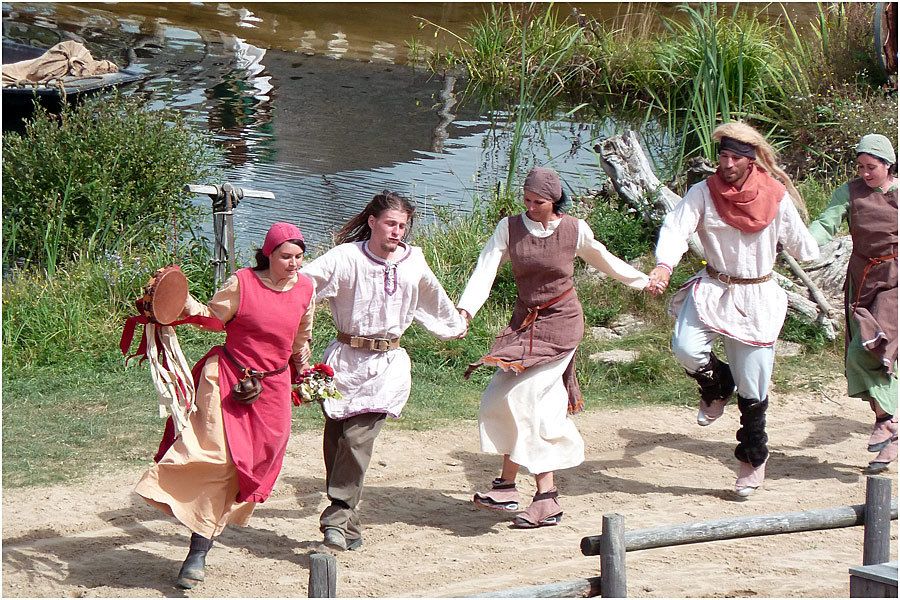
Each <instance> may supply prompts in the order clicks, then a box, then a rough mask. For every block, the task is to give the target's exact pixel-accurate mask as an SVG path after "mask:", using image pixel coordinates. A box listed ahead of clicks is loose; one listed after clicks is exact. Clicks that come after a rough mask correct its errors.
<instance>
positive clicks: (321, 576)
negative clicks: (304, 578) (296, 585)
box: [307, 552, 337, 598]
mask: <svg viewBox="0 0 900 600" xmlns="http://www.w3.org/2000/svg"><path fill="white" fill-rule="evenodd" d="M307 597H308V598H337V562H336V561H335V560H334V557H333V556H332V555H330V554H322V553H318V552H317V553H314V554H310V555H309V592H308V594H307Z"/></svg>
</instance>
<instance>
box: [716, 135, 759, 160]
mask: <svg viewBox="0 0 900 600" xmlns="http://www.w3.org/2000/svg"><path fill="white" fill-rule="evenodd" d="M722 150H728V151H729V152H734V153H735V154H737V155H738V156H745V157H747V158H756V147H755V146H754V145H752V144H745V143H744V142H739V141H738V140H736V139H734V138H730V137H723V138H722V139H721V140H719V152H721V151H722Z"/></svg>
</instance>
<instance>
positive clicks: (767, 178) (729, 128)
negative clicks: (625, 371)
mask: <svg viewBox="0 0 900 600" xmlns="http://www.w3.org/2000/svg"><path fill="white" fill-rule="evenodd" d="M713 139H715V140H716V141H717V142H719V166H718V169H717V170H716V172H715V174H713V175H712V176H711V177H709V179H707V180H706V181H703V182H701V183H698V184H697V185H695V186H693V187H691V189H690V190H689V191H688V193H687V194H686V195H685V197H684V198H683V199H682V200H681V202H679V203H678V205H677V206H675V208H674V209H673V210H672V211H671V212H670V213H669V214H668V215H667V216H666V219H665V221H664V223H663V226H662V229H661V231H660V233H659V241H658V243H657V246H656V260H657V266H656V268H654V269H653V271H651V273H650V280H651V285H652V286H654V287H655V288H656V290H657V291H659V292H661V291H662V290H664V289H665V288H666V286H667V285H668V283H669V277H670V276H671V274H672V269H673V268H674V267H675V265H677V264H678V262H679V261H680V260H681V257H682V256H683V255H684V253H685V252H686V251H687V249H688V239H689V237H690V236H691V235H692V234H693V233H695V232H696V233H697V235H698V236H699V238H700V242H701V244H702V245H703V248H704V250H705V254H706V261H707V265H706V268H704V269H703V270H701V271H700V272H699V273H697V274H696V275H695V276H694V277H693V278H692V279H690V280H689V281H688V282H687V283H685V284H684V286H682V288H681V289H680V290H678V293H677V294H676V295H675V297H674V298H673V301H672V306H671V312H672V314H673V315H675V316H676V317H677V320H676V323H675V331H674V334H673V336H672V350H673V352H674V353H675V358H676V359H677V360H678V362H679V363H680V364H681V365H682V366H683V367H684V369H685V371H686V372H687V374H688V375H689V376H690V377H692V378H694V379H696V380H697V382H698V383H699V386H700V398H701V401H700V409H699V412H698V414H697V422H698V423H699V424H700V425H709V424H710V423H711V422H713V421H715V420H716V419H717V418H718V417H719V416H721V415H722V413H723V412H724V409H725V405H726V404H727V403H728V401H729V399H730V398H731V395H732V394H733V392H734V391H735V387H737V394H738V407H739V408H740V411H741V428H740V429H738V432H737V439H738V442H739V443H738V445H737V447H736V448H735V451H734V454H735V457H736V458H737V459H738V461H740V469H739V472H738V478H737V481H736V482H735V491H736V492H737V493H738V495H740V496H749V495H750V494H752V493H753V492H754V491H755V490H756V489H757V488H758V487H759V486H760V485H761V484H762V482H763V480H764V478H765V468H766V461H767V460H768V456H769V451H768V448H767V446H766V443H767V442H768V437H767V435H766V430H765V425H766V420H765V413H766V409H767V408H768V405H769V402H768V388H769V382H770V379H771V376H772V369H773V367H774V364H775V349H774V344H775V341H776V339H777V338H778V334H779V332H780V331H781V326H782V324H783V323H784V318H785V315H786V314H787V295H786V294H785V293H784V291H783V290H782V289H781V288H780V287H779V286H778V284H777V283H776V282H775V280H774V279H773V278H772V268H773V266H774V264H775V259H776V256H777V252H778V250H777V246H778V244H781V245H782V246H783V247H784V249H785V250H786V251H787V252H788V253H790V254H791V255H792V256H794V257H795V258H797V259H800V260H813V259H815V258H818V256H819V250H818V246H817V245H816V242H815V240H814V239H813V238H812V236H811V235H810V234H809V233H808V232H807V230H806V227H805V225H804V223H803V219H802V218H801V216H800V212H798V208H799V210H800V211H803V213H804V214H805V212H806V211H805V205H804V204H803V199H802V198H801V197H800V194H799V193H797V191H796V188H794V186H793V184H792V183H791V181H790V178H789V177H788V176H787V174H786V173H784V171H782V170H781V169H779V168H778V167H777V166H776V164H775V151H774V150H773V149H772V147H771V146H770V145H769V144H768V142H766V140H765V138H763V137H762V135H760V134H759V132H757V131H756V130H755V129H753V128H752V127H750V126H748V125H745V124H743V123H726V124H723V125H720V126H719V127H717V128H716V130H715V131H714V132H713ZM773 174H774V175H776V176H778V177H779V179H781V180H782V181H783V182H784V184H782V183H781V182H779V181H778V180H776V179H775V178H774V177H773ZM795 202H796V205H795ZM720 336H721V337H722V338H723V342H724V347H725V354H726V355H727V358H728V361H729V363H730V365H729V364H728V363H725V362H722V361H720V360H719V359H718V357H716V355H715V354H714V353H713V352H712V344H713V342H714V341H715V340H716V338H718V337H720Z"/></svg>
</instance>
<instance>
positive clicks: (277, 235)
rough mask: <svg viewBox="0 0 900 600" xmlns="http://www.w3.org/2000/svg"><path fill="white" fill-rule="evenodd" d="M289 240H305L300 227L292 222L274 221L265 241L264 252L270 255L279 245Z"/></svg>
mask: <svg viewBox="0 0 900 600" xmlns="http://www.w3.org/2000/svg"><path fill="white" fill-rule="evenodd" d="M288 240H300V241H301V242H302V241H303V233H301V232H300V228H299V227H297V226H296V225H294V224H292V223H283V222H279V223H274V224H273V225H272V226H271V227H269V233H267V234H266V241H265V242H263V247H262V253H263V254H265V255H266V256H270V255H271V254H272V252H273V251H274V250H275V248H277V247H278V246H280V245H282V244H283V243H285V242H286V241H288Z"/></svg>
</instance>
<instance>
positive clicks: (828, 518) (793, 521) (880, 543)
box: [581, 476, 897, 598]
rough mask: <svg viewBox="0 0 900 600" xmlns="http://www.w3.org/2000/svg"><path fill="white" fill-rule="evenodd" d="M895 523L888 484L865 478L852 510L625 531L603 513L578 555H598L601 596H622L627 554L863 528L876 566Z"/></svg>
mask: <svg viewBox="0 0 900 600" xmlns="http://www.w3.org/2000/svg"><path fill="white" fill-rule="evenodd" d="M896 519H897V500H896V499H894V500H891V480H890V479H888V478H886V477H871V476H870V477H868V478H867V479H866V503H865V504H857V505H854V506H841V507H838V508H823V509H818V510H808V511H803V512H794V513H785V514H780V515H762V516H751V517H734V518H730V519H718V520H715V521H705V522H702V523H690V524H686V525H676V526H670V527H654V528H650V529H637V530H634V531H629V532H627V533H626V532H625V517H623V516H622V515H619V514H611V515H603V530H602V533H601V534H600V535H598V536H588V537H585V538H582V540H581V552H582V554H584V555H586V556H596V555H598V554H599V555H600V595H601V596H603V597H604V598H625V597H627V589H628V588H627V581H626V575H625V553H626V552H628V551H631V550H646V549H648V548H662V547H666V546H678V545H682V544H695V543H700V542H712V541H718V540H730V539H736V538H744V537H758V536H763V535H776V534H781V533H797V532H801V531H819V530H823V529H837V528H840V527H854V526H857V525H863V526H864V527H865V532H864V534H863V537H864V539H863V564H864V565H870V564H879V563H884V562H886V561H888V560H889V559H890V521H891V520H896Z"/></svg>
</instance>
